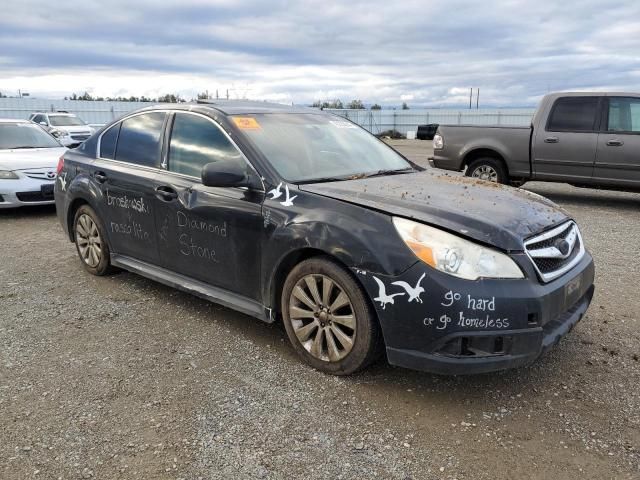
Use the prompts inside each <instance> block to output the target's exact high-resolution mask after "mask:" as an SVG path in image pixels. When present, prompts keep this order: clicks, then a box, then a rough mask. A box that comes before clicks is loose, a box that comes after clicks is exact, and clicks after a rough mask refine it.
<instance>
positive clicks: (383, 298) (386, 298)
mask: <svg viewBox="0 0 640 480" xmlns="http://www.w3.org/2000/svg"><path fill="white" fill-rule="evenodd" d="M373 279H374V280H375V281H376V283H377V284H378V287H379V288H380V291H379V292H378V296H377V297H375V298H374V299H373V300H374V301H376V302H380V306H381V307H382V309H383V310H384V309H385V308H386V307H387V303H390V304H391V305H393V304H394V300H393V297H399V296H402V295H404V292H402V293H394V294H393V295H387V289H386V288H385V286H384V283H382V280H380V279H379V278H378V277H373Z"/></svg>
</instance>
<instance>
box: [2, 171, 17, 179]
mask: <svg viewBox="0 0 640 480" xmlns="http://www.w3.org/2000/svg"><path fill="white" fill-rule="evenodd" d="M19 178H20V177H19V176H18V175H16V174H15V173H13V172H12V171H11V170H0V180H18V179H19Z"/></svg>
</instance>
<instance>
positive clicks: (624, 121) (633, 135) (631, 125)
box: [593, 97, 640, 188]
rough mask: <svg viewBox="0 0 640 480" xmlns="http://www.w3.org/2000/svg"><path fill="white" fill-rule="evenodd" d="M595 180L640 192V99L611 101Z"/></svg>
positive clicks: (599, 143) (624, 98) (601, 139)
mask: <svg viewBox="0 0 640 480" xmlns="http://www.w3.org/2000/svg"><path fill="white" fill-rule="evenodd" d="M593 176H594V179H595V180H598V181H599V182H602V183H603V184H609V185H616V186H620V187H625V186H628V187H634V188H640V98H637V97H609V98H607V102H606V114H605V120H604V124H603V127H602V133H600V138H599V139H598V153H597V156H596V166H595V170H594V174H593Z"/></svg>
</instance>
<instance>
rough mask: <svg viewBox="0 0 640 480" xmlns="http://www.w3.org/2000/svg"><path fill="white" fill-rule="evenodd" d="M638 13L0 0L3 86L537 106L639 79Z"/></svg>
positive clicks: (546, 6) (579, 4) (45, 92)
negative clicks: (472, 96)
mask: <svg viewBox="0 0 640 480" xmlns="http://www.w3.org/2000/svg"><path fill="white" fill-rule="evenodd" d="M605 3H607V2H605ZM638 18H640V3H639V2H637V1H636V0H622V1H619V2H615V3H613V2H611V3H610V4H609V5H603V3H602V2H601V1H599V2H596V1H592V0H582V1H574V0H567V1H565V2H562V3H558V2H555V1H552V0H539V1H537V2H529V1H518V0H501V1H494V2H472V1H460V0H451V1H449V2H435V1H416V0H406V1H404V2H403V3H401V4H390V3H389V2H382V1H379V0H369V1H360V0H354V1H351V2H338V1H333V2H331V1H329V0H306V1H298V2H285V1H282V0H274V1H272V2H263V1H258V0H249V1H240V0H237V1H236V0H218V1H198V0H184V1H181V2H179V3H177V2H162V1H150V0H144V1H138V2H130V1H128V2H124V1H120V0H103V1H92V0H86V1H84V2H60V4H56V6H55V7H52V5H51V3H50V2H45V1H44V0H29V1H25V0H8V1H7V0H5V3H4V5H3V14H2V16H0V69H1V70H0V71H2V75H1V76H0V91H2V92H3V93H5V94H6V93H11V92H14V91H17V90H18V89H23V90H28V91H30V92H31V94H32V95H37V96H40V97H45V96H64V95H69V94H71V93H72V92H77V93H81V92H82V91H84V90H87V91H89V92H90V93H92V94H94V95H103V96H105V95H112V96H113V95H126V96H129V95H136V96H139V95H146V96H155V95H157V94H161V93H179V94H181V95H183V96H186V97H188V98H190V97H193V96H195V94H196V93H198V92H200V91H203V90H206V89H208V90H209V92H214V91H215V90H216V89H218V91H219V93H221V94H222V95H226V91H227V89H229V91H230V95H231V96H232V97H245V96H246V97H249V98H260V99H270V100H277V101H287V102H289V101H290V102H295V103H309V102H312V101H314V100H321V99H333V98H341V99H342V100H343V101H345V102H346V101H349V100H351V99H354V98H357V99H361V100H363V101H364V102H366V103H374V102H377V103H382V104H394V105H399V104H400V103H402V101H407V102H409V103H410V104H411V105H429V106H431V105H451V104H458V105H464V104H465V103H466V102H468V92H469V88H470V87H474V88H480V90H481V97H480V98H481V104H482V105H485V106H488V105H532V104H534V103H535V102H536V101H537V100H538V99H539V97H540V96H542V95H543V94H544V93H546V92H547V91H549V90H568V89H576V90H585V89H616V90H634V89H637V84H638V79H639V72H640V48H639V47H640V21H638V20H637V19H638Z"/></svg>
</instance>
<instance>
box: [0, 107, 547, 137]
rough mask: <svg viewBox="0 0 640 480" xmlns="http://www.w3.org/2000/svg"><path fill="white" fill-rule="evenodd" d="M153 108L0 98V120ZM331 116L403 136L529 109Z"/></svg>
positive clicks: (519, 118)
mask: <svg viewBox="0 0 640 480" xmlns="http://www.w3.org/2000/svg"><path fill="white" fill-rule="evenodd" d="M149 105H153V104H152V103H145V102H99V101H85V100H50V99H36V98H0V118H23V119H27V118H29V115H31V114H32V113H33V112H45V111H49V112H55V111H57V110H66V111H68V112H71V113H75V114H77V115H78V116H79V117H81V118H82V119H83V120H84V121H85V122H87V123H89V124H91V125H104V124H105V123H108V122H110V121H111V120H114V119H115V118H118V117H121V116H122V115H124V114H125V113H127V112H130V111H132V110H136V109H138V108H142V107H147V106H149ZM325 111H327V112H331V113H335V114H336V115H340V116H342V117H345V118H348V119H349V120H351V121H354V122H356V123H357V124H359V125H361V126H362V127H364V128H366V129H367V130H369V131H370V132H371V133H374V134H377V133H381V132H384V131H387V130H397V131H398V132H400V133H401V134H403V135H406V134H407V132H409V131H416V130H417V128H418V125H423V124H429V123H438V124H454V125H511V126H527V125H529V124H530V123H531V117H532V116H533V113H534V111H535V109H533V108H503V109H481V110H453V109H438V108H432V109H427V110H414V109H411V110H349V109H344V110H334V109H326V110H325Z"/></svg>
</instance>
